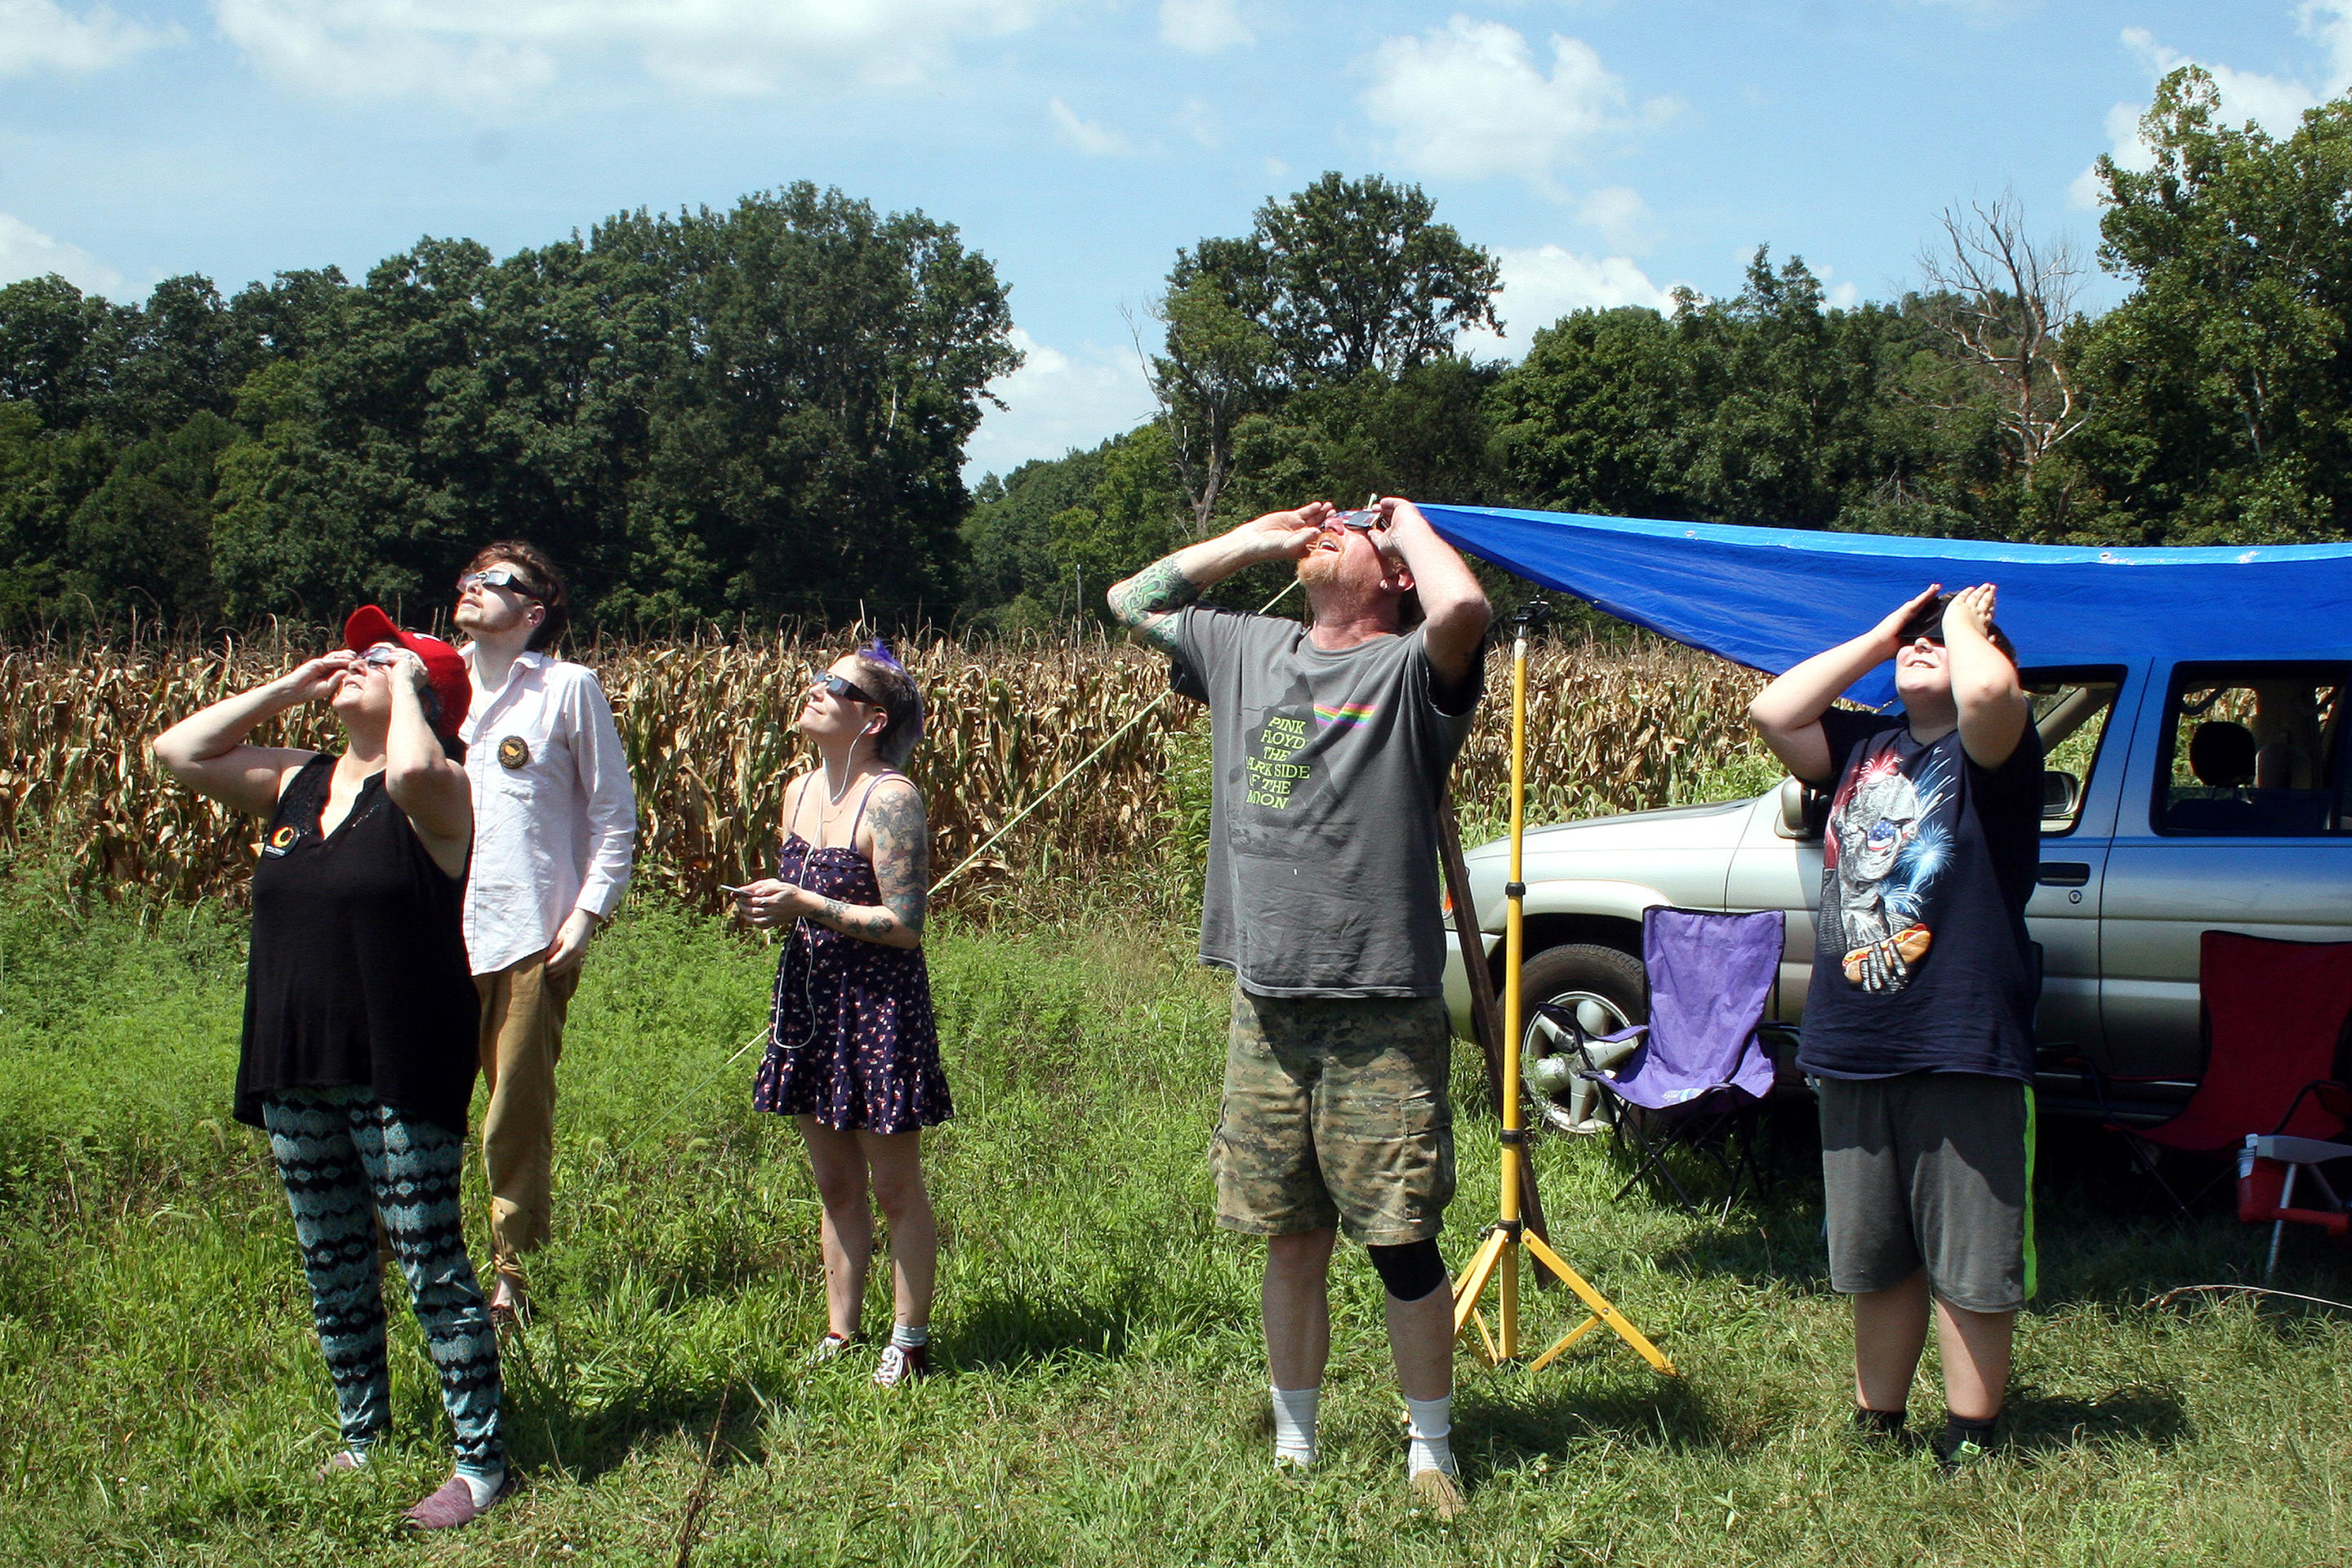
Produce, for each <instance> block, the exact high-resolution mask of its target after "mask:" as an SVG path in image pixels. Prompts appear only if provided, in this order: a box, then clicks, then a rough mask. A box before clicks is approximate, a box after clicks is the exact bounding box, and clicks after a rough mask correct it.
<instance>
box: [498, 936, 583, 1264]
mask: <svg viewBox="0 0 2352 1568" xmlns="http://www.w3.org/2000/svg"><path fill="white" fill-rule="evenodd" d="M579 984H580V971H579V970H577V969H574V970H572V972H571V973H568V974H550V973H547V964H546V962H545V960H543V959H541V958H526V959H524V960H523V961H522V962H521V963H518V964H515V965H514V966H513V967H511V968H509V969H502V970H500V971H499V972H498V973H496V974H477V975H476V976H474V989H475V990H476V991H477V992H478V993H479V994H480V995H481V998H482V1037H481V1052H482V1082H483V1084H484V1085H485V1086H486V1087H487V1088H488V1089H489V1103H488V1107H487V1109H485V1110H484V1111H483V1113H482V1168H483V1171H484V1173H486V1174H487V1175H488V1177H489V1186H490V1258H491V1263H492V1266H493V1267H494V1268H496V1270H497V1273H498V1277H499V1279H510V1280H512V1281H514V1282H515V1283H516V1284H518V1285H520V1283H521V1282H522V1255H523V1254H524V1253H526V1252H530V1251H532V1250H534V1249H535V1248H537V1247H540V1246H541V1245H542V1244H543V1243H545V1241H546V1240H547V1235H548V1216H549V1209H550V1199H549V1194H548V1188H549V1183H550V1178H551V1171H552V1166H553V1164H554V1161H555V1063H556V1059H557V1058H560V1057H561V1056H562V1055H563V1015H564V1012H565V1009H566V1008H567V1007H568V1006H569V1005H570V1004H571V1001H572V991H573V990H574V989H575V988H576V987H577V986H578V985H579Z"/></svg>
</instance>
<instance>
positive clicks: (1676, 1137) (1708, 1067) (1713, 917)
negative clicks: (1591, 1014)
mask: <svg viewBox="0 0 2352 1568" xmlns="http://www.w3.org/2000/svg"><path fill="white" fill-rule="evenodd" d="M1781 937H1782V928H1781V912H1780V910H1759V911H1758V912H1757V913H1755V914H1747V915H1727V914H1715V913H1710V912H1708V911H1706V910H1677V909H1670V908H1664V907H1660V908H1655V909H1652V910H1647V911H1645V912H1644V913H1643V917H1642V963H1643V967H1644V968H1645V969H1647V970H1648V972H1649V982H1650V1021H1649V1022H1648V1023H1646V1024H1636V1025H1634V1026H1633V1027H1632V1028H1629V1029H1621V1030H1619V1031H1618V1032H1617V1033H1615V1034H1613V1035H1605V1036H1601V1037H1598V1038H1593V1037H1588V1036H1587V1035H1586V1034H1585V1032H1584V1031H1583V1029H1581V1028H1580V1027H1579V1026H1578V1025H1577V1022H1576V1018H1575V1015H1574V1012H1573V1010H1572V1009H1569V1008H1559V1007H1553V1006H1551V1005H1548V1004H1547V1005H1545V1006H1543V1007H1542V1008H1541V1009H1539V1010H1540V1011H1541V1012H1543V1013H1544V1015H1545V1016H1547V1017H1549V1019H1550V1020H1551V1021H1552V1022H1553V1023H1555V1024H1558V1025H1559V1026H1561V1030H1562V1032H1563V1033H1565V1034H1567V1035H1568V1036H1569V1037H1570V1039H1571V1040H1573V1041H1574V1042H1575V1043H1576V1048H1577V1049H1578V1050H1579V1051H1582V1050H1583V1049H1584V1047H1585V1046H1586V1045H1587V1044H1588V1043H1590V1044H1594V1045H1599V1044H1603V1043H1606V1042H1609V1041H1615V1040H1624V1039H1630V1038H1632V1037H1634V1036H1636V1035H1639V1036H1641V1037H1642V1043H1641V1045H1640V1046H1639V1047H1636V1048H1635V1050H1634V1052H1633V1055H1632V1056H1631V1057H1629V1058H1626V1060H1625V1062H1624V1064H1623V1065H1622V1067H1620V1068H1617V1069H1616V1071H1615V1072H1614V1073H1613V1074H1612V1073H1607V1072H1601V1071H1594V1070H1587V1071H1585V1072H1581V1073H1579V1074H1578V1075H1577V1076H1578V1077H1580V1078H1583V1079H1587V1080H1589V1081H1590V1082H1591V1083H1592V1084H1593V1086H1594V1087H1595V1088H1597V1089H1600V1090H1601V1091H1602V1092H1603V1093H1606V1094H1610V1095H1612V1096H1614V1097H1615V1098H1616V1099H1618V1100H1621V1101H1622V1102H1623V1104H1622V1106H1621V1107H1620V1108H1619V1110H1618V1113H1617V1116H1616V1117H1615V1119H1614V1120H1615V1124H1616V1136H1617V1139H1618V1142H1619V1145H1620V1146H1621V1147H1622V1146H1623V1145H1624V1144H1625V1143H1626V1142H1631V1143H1632V1144H1633V1148H1634V1150H1635V1152H1636V1158H1635V1163H1634V1167H1633V1174H1632V1175H1631V1176H1629V1177H1627V1178H1626V1180H1625V1184H1624V1185H1623V1186H1622V1187H1620V1188H1618V1189H1617V1195H1618V1196H1619V1197H1621V1198H1622V1197H1623V1196H1624V1195H1625V1194H1627V1193H1628V1192H1631V1191H1632V1190H1633V1185H1634V1184H1636V1183H1637V1182H1640V1181H1641V1180H1642V1179H1643V1177H1644V1176H1647V1177H1650V1178H1651V1179H1652V1180H1654V1181H1656V1182H1660V1183H1662V1184H1664V1186H1665V1187H1667V1188H1669V1189H1671V1190H1672V1192H1673V1193H1674V1194H1675V1198H1676V1199H1678V1200H1679V1201H1680V1202H1681V1204H1682V1205H1683V1206H1684V1207H1685V1208H1686V1209H1689V1210H1690V1211H1691V1212H1693V1213H1696V1212H1697V1211H1698V1205H1697V1204H1696V1202H1694V1201H1693V1199H1692V1197H1691V1195H1690V1193H1689V1192H1688V1190H1686V1189H1685V1187H1684V1186H1683V1184H1682V1181H1681V1178H1679V1177H1677V1176H1676V1175H1675V1172H1674V1167H1673V1166H1672V1165H1670V1164H1669V1163H1667V1162H1666V1158H1665V1156H1666V1152H1667V1151H1668V1150H1669V1149H1670V1148H1672V1147H1673V1146H1675V1144H1677V1143H1679V1144H1681V1145H1682V1146H1684V1147H1685V1148H1687V1149H1690V1150H1691V1151H1692V1152H1695V1153H1696V1154H1699V1155H1701V1156H1703V1157H1705V1158H1706V1159H1709V1160H1712V1161H1713V1162H1714V1163H1715V1164H1716V1165H1717V1167H1718V1168H1719V1169H1720V1170H1721V1171H1722V1172H1723V1175H1724V1179H1725V1181H1726V1182H1727V1183H1728V1184H1729V1185H1730V1190H1729V1192H1728V1193H1727V1194H1726V1195H1725V1197H1724V1200H1723V1209H1722V1216H1723V1217H1725V1218H1728V1217H1729V1216H1730V1214H1731V1205H1733V1204H1734V1203H1736V1202H1737V1201H1738V1198H1739V1194H1740V1192H1741V1190H1742V1188H1743V1186H1744V1185H1745V1184H1748V1183H1753V1184H1755V1185H1756V1186H1757V1187H1758V1188H1759V1189H1761V1188H1762V1186H1763V1184H1764V1178H1763V1173H1762V1172H1761V1171H1760V1170H1759V1169H1758V1167H1757V1164H1756V1136H1755V1133H1756V1108H1757V1106H1758V1104H1759V1102H1760V1101H1761V1100H1763V1098H1764V1096H1765V1094H1766V1093H1767V1092H1769V1090H1770V1089H1771V1087H1772V1071H1773V1068H1772V1058H1771V1057H1770V1056H1769V1054H1767V1053H1766V1051H1765V1049H1764V1046H1763V1042H1762V1041H1761V1040H1759V1038H1758V1037H1757V1027H1758V1026H1759V1025H1760V1024H1761V1023H1762V1022H1763V1021H1764V1005H1765V1003H1766V1002H1767V1000H1769V997H1770V996H1771V994H1772V982H1773V980H1774V979H1775V977H1776V976H1777V975H1778V974H1779V973H1780V943H1781ZM1628 1108H1631V1109H1628ZM1735 1141H1736V1142H1737V1144H1738V1156H1737V1158H1736V1159H1735V1158H1734V1157H1733V1155H1732V1153H1731V1152H1730V1149H1729V1145H1731V1144H1732V1143H1733V1142H1735Z"/></svg>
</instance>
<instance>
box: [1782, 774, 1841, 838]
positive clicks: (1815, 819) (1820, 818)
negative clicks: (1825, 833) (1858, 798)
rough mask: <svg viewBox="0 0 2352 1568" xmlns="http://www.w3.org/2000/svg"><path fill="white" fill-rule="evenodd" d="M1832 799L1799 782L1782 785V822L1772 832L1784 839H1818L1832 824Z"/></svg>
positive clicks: (1792, 781) (1784, 780) (1788, 780)
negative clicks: (1823, 830) (1824, 829)
mask: <svg viewBox="0 0 2352 1568" xmlns="http://www.w3.org/2000/svg"><path fill="white" fill-rule="evenodd" d="M1829 817H1830V797H1829V794H1828V792H1827V791H1825V790H1818V789H1815V788H1813V787H1812V786H1811V784H1806V783H1805V781H1804V780H1802V779H1800V778H1785V779H1782V780H1781V781H1780V821H1779V822H1777V823H1776V824H1774V825H1773V831H1774V832H1775V833H1778V834H1779V835H1780V837H1783V838H1819V837H1821V836H1822V827H1823V826H1825V825H1826V824H1827V823H1828V822H1829Z"/></svg>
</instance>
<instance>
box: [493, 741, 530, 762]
mask: <svg viewBox="0 0 2352 1568" xmlns="http://www.w3.org/2000/svg"><path fill="white" fill-rule="evenodd" d="M528 762H530V742H528V741H526V740H524V739H523V738H522V737H521V736H520V735H509V736H508V737H507V738H506V739H505V740H503V741H500V742H499V764H500V765H501V766H504V767H509V768H519V767H521V766H522V765H523V764H524V763H528Z"/></svg>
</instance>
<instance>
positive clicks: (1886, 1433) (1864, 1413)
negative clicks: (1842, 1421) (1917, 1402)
mask: <svg viewBox="0 0 2352 1568" xmlns="http://www.w3.org/2000/svg"><path fill="white" fill-rule="evenodd" d="M1909 1414H1910V1412H1909V1411H1907V1410H1871V1409H1867V1408H1865V1407H1864V1406H1863V1405H1855V1406H1854V1407H1853V1429H1854V1430H1855V1431H1857V1432H1859V1433H1861V1434H1862V1435H1863V1436H1865V1437H1900V1436H1903V1422H1904V1419H1905V1417H1906V1416H1907V1415H1909Z"/></svg>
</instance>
